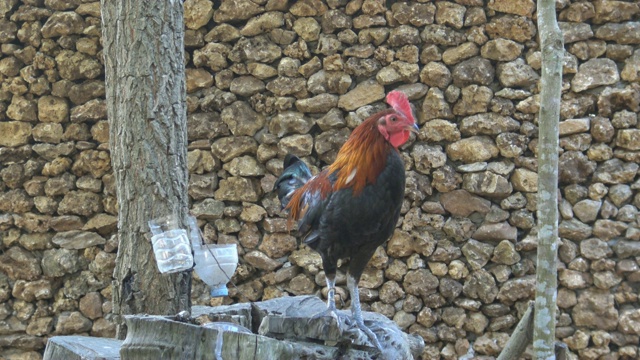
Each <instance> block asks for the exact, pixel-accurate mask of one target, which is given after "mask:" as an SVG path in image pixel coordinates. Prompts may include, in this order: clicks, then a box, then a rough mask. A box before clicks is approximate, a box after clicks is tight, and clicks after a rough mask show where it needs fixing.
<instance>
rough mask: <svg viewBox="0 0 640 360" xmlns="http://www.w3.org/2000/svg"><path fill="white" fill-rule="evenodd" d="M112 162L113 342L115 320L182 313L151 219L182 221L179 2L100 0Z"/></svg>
mask: <svg viewBox="0 0 640 360" xmlns="http://www.w3.org/2000/svg"><path fill="white" fill-rule="evenodd" d="M101 6H102V30H103V37H102V39H103V47H104V62H105V76H106V95H107V111H108V116H109V126H110V130H109V131H110V140H109V148H110V149H111V164H112V166H113V171H114V175H115V180H116V189H117V190H116V194H117V198H118V206H119V207H118V211H119V213H118V242H119V248H118V255H117V259H116V268H115V271H114V279H115V280H114V282H113V313H114V315H115V316H116V322H117V324H118V331H117V337H118V338H120V339H124V337H125V336H126V330H125V327H124V321H123V319H122V315H124V314H138V313H146V314H155V315H171V314H176V313H178V312H179V311H182V310H189V309H190V308H191V304H190V288H191V274H190V272H183V273H177V274H169V275H165V274H161V273H160V272H159V271H158V268H157V266H156V262H155V258H154V255H153V251H152V246H151V243H150V241H149V239H150V237H149V235H148V233H149V228H148V225H147V222H148V221H149V220H150V219H153V218H156V217H160V216H164V215H168V214H175V215H176V216H178V217H179V218H181V220H182V223H183V224H185V223H186V214H187V211H188V197H187V177H188V175H187V130H186V129H187V120H186V119H187V115H186V105H185V99H186V86H185V70H184V23H183V8H182V1H174V0H158V1H138V0H118V1H115V0H101Z"/></svg>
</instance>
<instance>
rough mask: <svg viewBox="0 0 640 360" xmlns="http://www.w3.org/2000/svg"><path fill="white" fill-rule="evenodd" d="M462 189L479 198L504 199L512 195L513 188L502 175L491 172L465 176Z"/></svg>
mask: <svg viewBox="0 0 640 360" xmlns="http://www.w3.org/2000/svg"><path fill="white" fill-rule="evenodd" d="M462 187H463V188H464V189H465V190H467V191H469V192H471V193H473V194H476V195H479V196H487V197H496V198H504V197H507V196H509V195H510V194H511V192H512V191H513V187H512V186H511V184H510V183H509V181H508V180H507V179H506V178H505V177H504V176H501V175H498V174H495V173H493V172H490V171H485V172H480V173H471V174H465V175H464V176H463V184H462Z"/></svg>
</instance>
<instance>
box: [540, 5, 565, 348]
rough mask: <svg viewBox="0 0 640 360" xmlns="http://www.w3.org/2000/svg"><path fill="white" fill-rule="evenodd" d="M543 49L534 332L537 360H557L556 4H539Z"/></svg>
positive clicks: (558, 51) (560, 40) (558, 43)
mask: <svg viewBox="0 0 640 360" xmlns="http://www.w3.org/2000/svg"><path fill="white" fill-rule="evenodd" d="M538 32H539V34H540V43H541V48H542V78H541V80H540V83H541V91H540V116H539V120H538V123H539V141H538V262H537V270H536V305H535V315H534V330H533V350H534V358H535V359H555V333H556V332H555V329H556V297H557V287H558V280H557V258H558V136H559V135H558V134H559V132H558V120H559V118H560V96H561V89H562V57H563V52H564V45H563V38H562V33H561V32H560V28H559V27H558V22H557V20H556V9H555V1H553V0H540V1H538Z"/></svg>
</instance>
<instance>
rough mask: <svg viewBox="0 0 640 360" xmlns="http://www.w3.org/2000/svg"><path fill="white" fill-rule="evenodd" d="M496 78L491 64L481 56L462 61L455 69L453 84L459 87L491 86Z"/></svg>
mask: <svg viewBox="0 0 640 360" xmlns="http://www.w3.org/2000/svg"><path fill="white" fill-rule="evenodd" d="M494 76H495V69H494V68H493V66H492V65H491V62H490V61H489V60H487V59H483V58H481V57H479V56H476V57H473V58H471V59H469V60H465V61H462V62H461V63H459V64H457V65H456V66H455V67H454V68H453V72H452V77H453V83H454V84H455V85H456V86H458V87H461V88H462V87H465V86H467V85H471V84H478V85H489V84H491V82H492V81H493V78H494Z"/></svg>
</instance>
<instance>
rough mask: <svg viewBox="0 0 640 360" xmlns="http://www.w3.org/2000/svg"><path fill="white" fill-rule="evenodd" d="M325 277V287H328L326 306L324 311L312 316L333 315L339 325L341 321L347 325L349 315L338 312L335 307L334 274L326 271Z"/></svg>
mask: <svg viewBox="0 0 640 360" xmlns="http://www.w3.org/2000/svg"><path fill="white" fill-rule="evenodd" d="M325 279H326V281H327V288H329V292H328V293H327V308H326V309H325V310H324V311H322V312H320V313H318V314H316V315H314V316H313V318H319V317H324V316H333V317H334V318H335V319H336V320H337V321H338V325H341V323H345V324H347V325H349V324H350V321H349V317H348V316H347V315H345V314H343V313H341V312H339V311H338V309H337V308H336V297H335V295H336V274H335V273H333V274H328V273H327V274H326V276H325Z"/></svg>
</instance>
